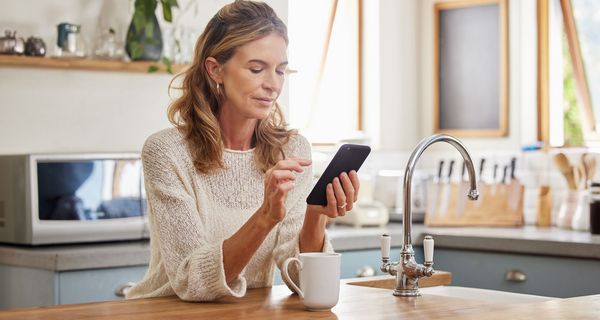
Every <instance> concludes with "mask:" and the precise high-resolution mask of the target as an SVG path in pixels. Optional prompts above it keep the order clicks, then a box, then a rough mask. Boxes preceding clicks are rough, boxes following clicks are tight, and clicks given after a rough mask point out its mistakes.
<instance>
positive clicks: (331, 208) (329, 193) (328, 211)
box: [324, 183, 338, 218]
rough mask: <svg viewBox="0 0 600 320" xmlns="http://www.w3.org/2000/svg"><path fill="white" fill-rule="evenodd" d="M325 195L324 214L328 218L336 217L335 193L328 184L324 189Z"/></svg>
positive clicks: (331, 185)
mask: <svg viewBox="0 0 600 320" xmlns="http://www.w3.org/2000/svg"><path fill="white" fill-rule="evenodd" d="M325 195H326V197H327V207H325V212H324V214H325V215H327V216H328V217H330V218H335V217H337V216H338V211H337V201H336V200H335V193H334V191H333V184H331V183H328V184H327V188H326V189H325Z"/></svg>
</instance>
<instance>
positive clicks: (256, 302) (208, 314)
mask: <svg viewBox="0 0 600 320" xmlns="http://www.w3.org/2000/svg"><path fill="white" fill-rule="evenodd" d="M442 276H443V275H442ZM380 278H381V277H380ZM448 279H449V275H446V280H443V281H442V282H444V281H447V280H448ZM354 280H356V279H354ZM438 280H439V279H438ZM351 281H352V280H344V281H342V283H341V287H340V300H339V302H338V304H337V305H336V306H335V307H334V308H333V309H331V310H330V311H321V312H311V311H306V310H305V309H304V307H303V305H302V302H301V301H300V299H299V298H298V296H297V295H293V294H291V292H290V290H289V289H288V288H287V287H285V286H275V287H273V288H261V289H251V290H248V292H247V294H246V296H245V297H243V298H240V299H236V298H232V297H227V298H224V299H223V300H221V301H219V302H203V303H193V302H184V301H181V300H179V299H178V298H177V297H162V298H151V299H138V300H126V301H116V302H99V303H88V304H76V305H60V306H52V307H39V308H27V309H14V310H10V311H4V312H0V319H47V320H53V319H61V320H62V319H110V320H119V319H161V320H162V319H177V320H185V319H217V318H218V319H307V318H311V319H312V318H318V319H398V318H402V317H418V318H427V319H450V318H451V319H457V318H458V319H481V318H482V317H483V318H485V319H511V318H520V319H522V318H531V319H537V318H541V319H565V318H570V319H573V318H580V319H594V318H597V316H598V315H599V314H600V295H594V296H586V297H578V298H571V299H556V300H552V301H547V302H536V303H520V304H513V305H502V304H494V303H488V302H482V301H475V300H465V299H459V298H452V297H445V296H436V295H433V294H423V296H420V297H417V298H398V297H395V296H393V295H392V291H391V290H390V289H380V288H371V287H363V286H355V285H349V284H347V282H351ZM438 282H439V281H438ZM435 283H437V282H436V281H434V282H432V283H429V284H435ZM423 285H426V283H425V282H424V283H423Z"/></svg>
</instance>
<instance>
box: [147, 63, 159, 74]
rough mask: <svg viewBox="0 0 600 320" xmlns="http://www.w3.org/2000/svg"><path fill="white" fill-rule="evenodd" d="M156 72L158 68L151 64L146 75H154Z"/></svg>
mask: <svg viewBox="0 0 600 320" xmlns="http://www.w3.org/2000/svg"><path fill="white" fill-rule="evenodd" d="M156 71H158V67H157V66H155V65H153V64H151V65H150V66H149V67H148V73H155V72H156Z"/></svg>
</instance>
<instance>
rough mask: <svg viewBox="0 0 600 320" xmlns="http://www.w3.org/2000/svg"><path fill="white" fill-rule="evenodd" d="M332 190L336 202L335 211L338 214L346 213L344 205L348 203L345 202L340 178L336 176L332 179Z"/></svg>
mask: <svg viewBox="0 0 600 320" xmlns="http://www.w3.org/2000/svg"><path fill="white" fill-rule="evenodd" d="M333 191H334V194H335V203H336V209H337V213H338V215H340V216H345V215H346V206H347V205H348V204H347V203H346V194H345V193H344V188H342V184H341V182H340V179H339V178H337V177H336V178H334V179H333Z"/></svg>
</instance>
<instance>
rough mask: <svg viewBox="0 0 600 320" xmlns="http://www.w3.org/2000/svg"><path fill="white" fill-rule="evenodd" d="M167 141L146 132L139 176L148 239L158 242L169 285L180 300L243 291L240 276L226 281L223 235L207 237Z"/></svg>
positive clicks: (187, 179) (183, 171) (179, 161)
mask: <svg viewBox="0 0 600 320" xmlns="http://www.w3.org/2000/svg"><path fill="white" fill-rule="evenodd" d="M170 144H171V143H170V142H169V141H162V140H161V139H152V138H149V139H148V141H146V143H145V145H144V148H143V151H142V161H143V166H144V181H145V186H146V192H147V197H148V205H149V209H150V214H149V218H150V221H149V222H150V227H151V232H152V233H151V236H152V240H153V241H158V243H159V244H160V245H159V247H160V254H161V255H162V257H163V263H164V268H165V271H166V274H167V277H168V279H169V283H170V285H171V287H172V288H173V291H174V292H175V293H176V294H177V296H178V297H179V298H180V299H182V300H187V301H212V300H216V299H218V298H220V297H223V296H227V295H231V296H235V297H241V296H243V295H245V293H246V280H245V279H244V278H243V277H242V276H238V277H237V279H235V280H234V281H232V282H231V283H229V284H228V283H227V282H226V278H225V270H224V268H223V241H218V240H214V239H211V237H210V232H209V230H206V229H205V226H204V225H203V223H202V221H201V219H200V216H199V214H198V209H197V206H196V202H195V198H194V196H193V186H192V182H191V181H192V180H191V178H190V174H189V172H186V168H185V165H184V164H182V163H183V159H178V157H177V156H176V155H174V154H171V152H172V150H173V149H174V148H173V147H172V145H171V146H170Z"/></svg>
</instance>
